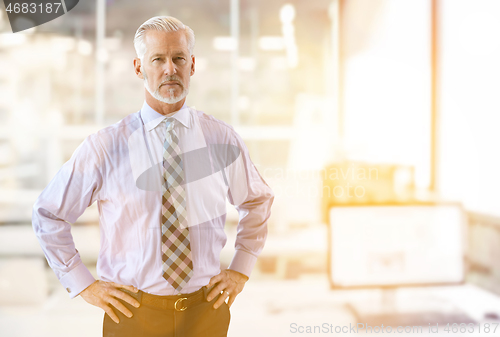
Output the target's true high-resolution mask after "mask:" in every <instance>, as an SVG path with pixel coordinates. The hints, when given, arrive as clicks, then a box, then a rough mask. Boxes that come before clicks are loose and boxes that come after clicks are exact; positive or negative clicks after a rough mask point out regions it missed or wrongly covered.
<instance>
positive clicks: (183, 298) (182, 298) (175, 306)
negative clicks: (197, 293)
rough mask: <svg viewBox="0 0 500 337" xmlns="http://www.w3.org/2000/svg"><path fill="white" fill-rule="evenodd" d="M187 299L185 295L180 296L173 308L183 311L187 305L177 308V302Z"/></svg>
mask: <svg viewBox="0 0 500 337" xmlns="http://www.w3.org/2000/svg"><path fill="white" fill-rule="evenodd" d="M184 300H187V297H181V298H179V299H177V301H175V304H174V308H175V310H177V311H184V310H186V309H187V307H182V308H177V304H179V303H181V302H182V301H184Z"/></svg>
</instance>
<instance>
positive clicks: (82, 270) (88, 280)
mask: <svg viewBox="0 0 500 337" xmlns="http://www.w3.org/2000/svg"><path fill="white" fill-rule="evenodd" d="M59 282H61V284H62V285H63V287H64V288H66V291H67V292H68V293H69V297H70V298H75V297H76V296H78V295H79V294H80V293H81V292H82V291H83V290H85V288H87V287H88V286H89V285H91V284H92V283H94V282H95V278H94V276H92V274H91V273H90V271H89V270H88V269H87V267H85V265H84V264H83V263H80V264H79V265H78V266H76V268H73V269H72V270H71V271H70V272H68V273H67V274H66V275H64V276H63V277H62V278H61V279H60V280H59Z"/></svg>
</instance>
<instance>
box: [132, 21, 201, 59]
mask: <svg viewBox="0 0 500 337" xmlns="http://www.w3.org/2000/svg"><path fill="white" fill-rule="evenodd" d="M181 29H183V30H184V33H185V34H186V40H187V44H188V50H189V54H190V55H193V49H194V32H193V30H192V29H191V28H189V27H188V26H186V25H185V24H183V23H182V22H181V21H180V20H179V19H176V18H174V17H172V16H155V17H152V18H151V19H149V20H147V21H146V22H144V23H143V24H142V25H141V26H140V27H139V28H138V29H137V31H136V32H135V37H134V47H135V52H136V53H137V57H138V58H140V59H141V60H142V58H143V57H144V55H145V54H146V45H145V43H144V35H146V31H147V30H157V31H164V32H176V31H179V30H181Z"/></svg>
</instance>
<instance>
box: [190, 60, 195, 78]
mask: <svg viewBox="0 0 500 337" xmlns="http://www.w3.org/2000/svg"><path fill="white" fill-rule="evenodd" d="M194 65H195V59H194V55H191V76H193V75H194V69H195V66H194Z"/></svg>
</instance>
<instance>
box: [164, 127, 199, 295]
mask: <svg viewBox="0 0 500 337" xmlns="http://www.w3.org/2000/svg"><path fill="white" fill-rule="evenodd" d="M168 121H169V122H170V124H169V126H168V128H167V132H166V137H165V142H164V144H163V149H164V151H163V170H162V171H163V185H162V192H163V198H162V203H163V206H162V217H161V224H162V226H161V232H162V246H161V250H162V260H163V265H162V269H163V277H164V278H165V279H166V280H167V282H168V283H170V284H171V285H172V286H173V287H174V288H175V289H176V290H177V291H181V289H182V288H183V287H184V286H185V285H186V283H187V282H188V281H189V279H190V278H191V277H192V276H193V260H192V258H191V245H190V243H189V228H188V225H187V212H186V192H185V190H184V186H182V185H181V184H182V182H183V181H184V171H183V165H182V159H181V156H180V154H181V152H180V149H179V138H178V137H177V134H176V132H175V130H174V124H175V123H176V120H175V119H173V118H170V117H169V118H167V122H168Z"/></svg>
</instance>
